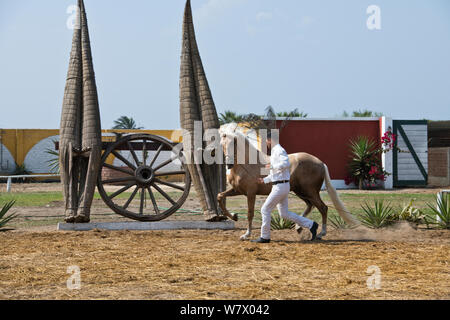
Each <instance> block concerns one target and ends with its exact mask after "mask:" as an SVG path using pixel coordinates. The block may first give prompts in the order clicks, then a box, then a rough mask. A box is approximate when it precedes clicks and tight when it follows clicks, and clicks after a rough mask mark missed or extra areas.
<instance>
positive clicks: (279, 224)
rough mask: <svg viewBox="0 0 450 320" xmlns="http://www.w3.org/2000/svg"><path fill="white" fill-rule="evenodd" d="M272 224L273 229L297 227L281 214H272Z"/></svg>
mask: <svg viewBox="0 0 450 320" xmlns="http://www.w3.org/2000/svg"><path fill="white" fill-rule="evenodd" d="M270 226H271V228H272V230H283V229H293V228H294V227H295V223H294V222H292V221H290V220H285V219H283V218H282V217H280V215H279V214H272V218H271V220H270Z"/></svg>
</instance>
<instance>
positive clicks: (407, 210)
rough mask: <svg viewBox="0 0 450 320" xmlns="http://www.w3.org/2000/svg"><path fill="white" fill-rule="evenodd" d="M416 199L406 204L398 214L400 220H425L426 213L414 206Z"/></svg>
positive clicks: (416, 221) (418, 221)
mask: <svg viewBox="0 0 450 320" xmlns="http://www.w3.org/2000/svg"><path fill="white" fill-rule="evenodd" d="M413 203H414V199H411V201H410V202H409V203H408V204H404V205H403V206H402V208H401V210H400V212H399V214H398V215H397V218H398V219H399V220H405V221H409V222H413V223H417V224H419V223H421V222H423V221H425V218H426V215H425V214H424V213H423V212H422V211H421V210H420V209H418V208H416V207H414V205H413Z"/></svg>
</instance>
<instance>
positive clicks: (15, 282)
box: [0, 230, 450, 299]
mask: <svg viewBox="0 0 450 320" xmlns="http://www.w3.org/2000/svg"><path fill="white" fill-rule="evenodd" d="M345 232H346V231H332V232H330V234H329V236H328V237H327V240H326V241H321V242H308V241H298V239H297V236H296V234H295V232H294V231H290V230H283V231H275V232H274V233H273V240H274V241H273V242H272V243H271V244H269V245H256V244H253V243H249V242H240V241H238V240H237V239H238V237H239V235H240V234H241V233H242V230H236V231H225V232H223V231H156V232H155V231H153V232H131V231H119V232H109V231H90V232H82V233H70V232H39V233H38V232H23V231H20V232H7V233H5V232H4V233H0V242H1V243H2V246H1V249H0V272H1V278H0V298H1V299H449V298H450V270H449V252H450V251H449V249H450V241H449V237H448V235H449V233H448V231H423V230H422V231H420V230H415V231H411V232H416V234H415V235H410V236H411V237H409V236H408V237H404V238H401V239H397V240H395V239H393V241H380V240H370V239H368V238H371V237H372V236H374V235H371V236H370V237H368V238H367V239H362V237H360V236H361V234H360V235H358V234H351V233H345ZM349 232H350V231H349ZM351 232H353V231H351ZM372 238H373V237H372ZM355 239H360V240H355ZM402 239H403V240H402ZM71 265H78V266H79V267H80V268H81V283H82V288H81V290H74V291H71V290H68V289H67V287H66V281H67V279H68V277H69V276H70V275H69V274H67V273H66V271H67V267H68V266H71ZM371 265H377V266H378V267H379V268H380V269H381V272H382V288H381V289H380V290H369V289H368V288H367V285H366V280H367V277H368V274H366V270H367V267H368V266H371Z"/></svg>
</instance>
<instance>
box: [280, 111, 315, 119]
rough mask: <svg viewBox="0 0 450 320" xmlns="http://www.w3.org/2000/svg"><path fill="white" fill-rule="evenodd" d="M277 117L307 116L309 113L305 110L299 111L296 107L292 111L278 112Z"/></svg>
mask: <svg viewBox="0 0 450 320" xmlns="http://www.w3.org/2000/svg"><path fill="white" fill-rule="evenodd" d="M277 117H281V118H307V117H308V114H307V113H305V112H303V111H298V110H297V109H294V110H293V111H291V112H287V111H283V112H277Z"/></svg>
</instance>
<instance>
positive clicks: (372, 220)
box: [359, 200, 397, 229]
mask: <svg viewBox="0 0 450 320" xmlns="http://www.w3.org/2000/svg"><path fill="white" fill-rule="evenodd" d="M361 208H362V209H363V211H364V214H361V215H360V216H359V218H360V220H361V223H362V224H363V225H365V226H366V227H369V228H372V229H378V228H382V227H385V226H387V225H389V224H391V223H392V222H394V221H395V220H397V218H396V216H395V214H394V210H393V207H392V205H391V204H390V203H388V204H385V203H384V201H383V200H375V201H374V206H373V207H372V206H370V205H369V204H368V203H367V202H365V203H364V204H363V205H361Z"/></svg>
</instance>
